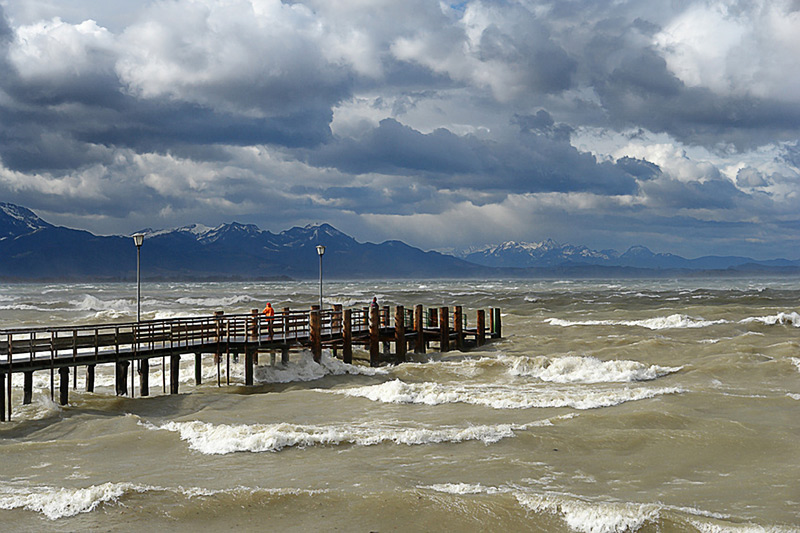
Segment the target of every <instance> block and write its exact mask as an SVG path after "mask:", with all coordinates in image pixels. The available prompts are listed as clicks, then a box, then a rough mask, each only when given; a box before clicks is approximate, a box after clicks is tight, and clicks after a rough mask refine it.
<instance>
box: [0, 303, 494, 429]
mask: <svg viewBox="0 0 800 533" xmlns="http://www.w3.org/2000/svg"><path fill="white" fill-rule="evenodd" d="M486 318H487V317H486V311H485V310H483V309H480V310H478V311H477V312H476V317H475V323H474V325H473V326H472V327H469V326H468V325H467V317H466V316H465V315H464V314H463V312H462V308H461V306H456V307H455V308H453V313H452V320H451V315H450V309H449V308H448V307H440V308H428V309H425V308H423V306H422V305H417V306H415V307H414V308H413V309H406V308H404V307H403V306H399V305H398V306H396V307H395V309H394V314H393V315H392V313H391V308H389V307H383V308H379V307H377V306H372V307H364V308H360V309H343V308H342V306H341V305H334V306H333V309H329V310H327V309H326V310H320V308H319V306H318V305H314V306H312V307H311V310H310V311H293V310H290V309H288V308H285V309H283V310H282V311H276V313H275V316H274V317H272V318H268V317H266V316H265V315H264V314H263V313H261V312H259V310H258V309H253V310H252V311H251V313H250V314H232V315H226V314H225V313H224V312H222V311H218V312H217V313H215V314H214V315H213V316H205V317H194V318H174V319H165V320H146V321H141V322H132V323H120V324H96V325H83V326H62V327H51V328H49V327H37V328H17V329H0V389H2V391H3V392H2V394H0V421H5V420H6V419H8V420H10V419H11V412H12V408H11V405H12V394H11V393H12V375H13V374H14V373H22V374H23V375H24V382H23V399H22V403H23V404H28V403H31V401H32V397H33V373H34V372H36V371H49V372H50V397H51V399H54V398H55V384H56V379H55V374H56V372H57V373H58V390H59V402H60V403H61V405H66V404H67V403H68V402H69V381H70V380H69V378H70V369H72V378H73V380H72V386H73V388H77V376H78V369H79V368H83V369H85V372H86V390H87V391H88V392H94V375H95V367H96V365H98V364H114V365H115V377H116V379H115V386H116V393H117V395H127V394H129V389H128V382H129V378H128V376H129V375H130V395H131V397H133V393H134V390H135V381H136V380H135V377H136V374H138V376H139V394H140V396H149V394H150V363H151V361H152V360H154V359H156V360H158V359H160V360H161V364H162V370H165V369H166V361H167V360H169V386H170V388H169V390H170V393H171V394H177V393H178V387H179V365H180V360H181V356H183V355H187V354H193V355H194V359H195V382H196V383H197V384H200V383H201V382H202V375H201V369H202V358H203V356H204V355H206V356H209V355H210V356H213V357H214V362H215V363H216V365H217V384H218V385H220V386H221V385H222V379H221V365H222V362H223V358H224V359H225V364H226V365H227V372H226V382H227V383H230V364H231V356H233V358H234V361H236V360H237V359H238V358H239V356H243V359H244V370H245V372H244V376H245V378H244V384H245V385H253V375H254V367H255V365H257V364H258V355H259V353H262V352H268V353H270V354H271V357H272V362H274V358H275V357H276V355H277V352H280V353H281V361H282V362H283V363H288V361H289V352H290V350H298V349H310V350H311V352H312V354H313V357H314V360H315V361H317V362H319V361H320V358H321V356H322V349H323V347H324V348H330V349H331V350H332V351H333V354H334V355H338V351H339V350H341V357H342V360H343V361H344V362H345V363H352V361H353V346H354V345H355V346H359V345H360V346H363V347H364V349H365V350H366V351H368V352H369V363H370V365H371V366H378V365H381V364H385V363H402V362H404V361H406V360H407V357H408V353H409V351H411V352H413V353H418V354H419V353H425V352H426V351H427V350H428V349H429V348H430V345H431V344H433V345H434V347H435V348H438V351H440V352H447V351H449V350H450V349H456V350H465V349H468V348H469V347H471V346H481V345H483V344H484V343H485V342H486V340H487V339H491V338H499V337H500V336H501V335H502V326H501V319H500V309H499V308H492V309H490V310H489V317H488V318H489V327H488V328H487V327H486V321H487V320H486ZM391 344H394V352H393V353H392V352H390V350H389V346H390V345H391ZM382 348H383V349H382ZM132 365H135V367H136V372H134V371H133V370H132V369H131V366H132ZM129 369H131V371H130V372H129ZM166 379H167V378H166V373H165V372H162V380H163V383H162V386H163V390H165V391H166V390H167V384H166Z"/></svg>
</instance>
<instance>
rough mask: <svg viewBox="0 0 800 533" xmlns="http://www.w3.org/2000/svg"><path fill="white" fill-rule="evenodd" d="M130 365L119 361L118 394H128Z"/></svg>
mask: <svg viewBox="0 0 800 533" xmlns="http://www.w3.org/2000/svg"><path fill="white" fill-rule="evenodd" d="M128 366H130V363H129V362H128V361H117V364H116V372H115V378H116V385H117V386H116V391H117V396H125V395H127V394H128ZM62 370H64V369H63V368H61V369H59V372H61V371H62ZM62 394H63V392H62Z"/></svg>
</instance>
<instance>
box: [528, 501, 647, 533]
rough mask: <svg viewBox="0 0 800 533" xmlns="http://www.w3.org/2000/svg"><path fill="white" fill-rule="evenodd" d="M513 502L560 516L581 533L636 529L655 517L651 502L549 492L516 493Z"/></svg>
mask: <svg viewBox="0 0 800 533" xmlns="http://www.w3.org/2000/svg"><path fill="white" fill-rule="evenodd" d="M514 496H515V497H516V498H517V501H518V502H519V503H520V505H522V506H523V507H525V508H526V509H529V510H531V511H533V512H535V513H542V512H549V513H553V514H557V515H560V516H561V517H562V518H563V519H564V521H565V522H566V523H567V525H568V526H569V527H570V529H572V530H573V531H580V532H582V533H621V532H623V531H636V530H638V529H639V528H641V527H642V526H643V525H644V524H645V523H647V522H651V521H655V520H657V519H658V516H659V511H660V509H661V508H660V507H659V506H658V505H655V504H636V503H616V502H598V503H590V502H585V501H581V500H577V499H573V498H564V497H561V496H558V495H551V494H530V493H523V492H517V493H515V494H514Z"/></svg>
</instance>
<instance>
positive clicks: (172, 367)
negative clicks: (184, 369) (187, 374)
mask: <svg viewBox="0 0 800 533" xmlns="http://www.w3.org/2000/svg"><path fill="white" fill-rule="evenodd" d="M180 381H181V356H180V354H177V353H173V354H171V355H170V356H169V393H170V394H178V388H179V386H180Z"/></svg>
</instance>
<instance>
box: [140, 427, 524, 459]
mask: <svg viewBox="0 0 800 533" xmlns="http://www.w3.org/2000/svg"><path fill="white" fill-rule="evenodd" d="M147 427H149V428H151V429H161V430H167V431H174V432H177V433H179V434H180V437H181V440H185V441H187V442H188V443H189V447H190V448H192V449H193V450H197V451H199V452H201V453H204V454H208V455H223V454H229V453H234V452H277V451H280V450H282V449H284V448H287V447H300V448H305V447H309V446H320V445H321V446H325V445H338V444H343V443H349V444H355V445H359V446H373V445H376V444H380V443H383V442H394V443H395V444H406V445H418V444H435V443H443V442H451V443H453V442H464V441H471V440H477V441H481V442H483V443H484V444H492V443H494V442H497V441H499V440H501V439H505V438H509V437H513V436H514V430H515V429H524V426H512V425H510V424H498V425H494V426H487V425H480V426H465V427H439V428H427V427H401V426H400V425H399V424H397V425H387V424H376V423H371V424H365V425H352V424H348V425H333V424H331V425H325V426H315V425H296V424H286V423H280V424H256V425H246V424H241V425H227V424H219V425H215V424H209V423H206V422H200V421H192V422H168V423H166V424H164V425H162V426H152V425H147Z"/></svg>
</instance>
